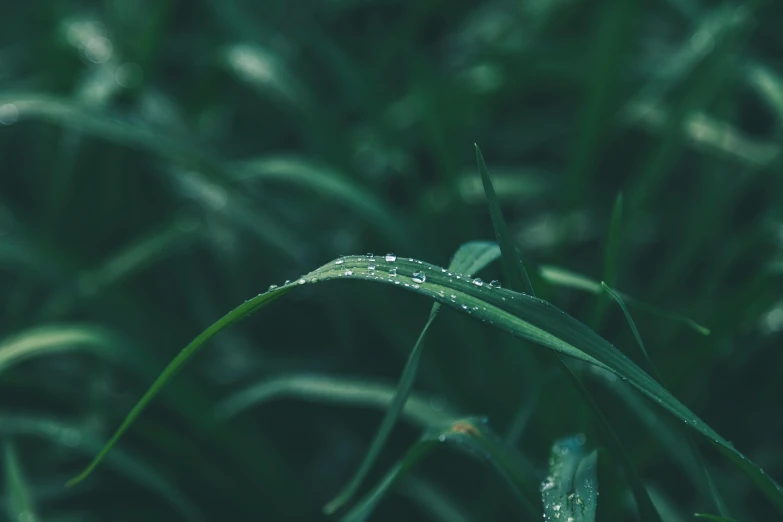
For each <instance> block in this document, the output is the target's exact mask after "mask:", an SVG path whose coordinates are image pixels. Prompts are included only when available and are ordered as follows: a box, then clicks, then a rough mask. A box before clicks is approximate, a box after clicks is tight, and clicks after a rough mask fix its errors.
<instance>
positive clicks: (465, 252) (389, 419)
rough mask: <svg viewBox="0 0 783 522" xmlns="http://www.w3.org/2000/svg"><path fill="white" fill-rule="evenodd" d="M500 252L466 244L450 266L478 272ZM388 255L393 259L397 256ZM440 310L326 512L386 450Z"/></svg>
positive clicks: (346, 495) (347, 494)
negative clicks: (353, 469) (359, 460)
mask: <svg viewBox="0 0 783 522" xmlns="http://www.w3.org/2000/svg"><path fill="white" fill-rule="evenodd" d="M499 255H500V249H499V248H498V246H497V245H496V244H494V243H489V242H471V243H466V244H465V245H462V246H461V247H460V248H459V250H457V252H456V253H455V254H454V257H453V259H452V260H451V264H450V265H449V269H450V270H454V271H455V272H456V271H459V272H461V273H474V272H476V271H478V270H480V269H481V268H483V267H485V266H486V265H487V264H489V263H491V262H492V261H494V260H495V259H497V258H498V256H499ZM387 257H389V259H391V258H392V257H393V256H387ZM384 260H386V257H384ZM439 310H440V303H435V304H433V305H432V309H431V310H430V317H429V319H427V322H426V324H425V325H424V328H423V329H422V331H421V334H419V338H418V339H417V340H416V344H415V345H414V346H413V350H411V353H410V356H408V362H407V363H406V364H405V369H404V370H403V372H402V376H401V377H400V381H399V383H398V384H397V392H396V393H395V395H394V399H392V403H391V405H390V406H389V409H388V410H387V411H386V415H385V416H384V418H383V420H382V421H381V425H380V427H379V428H378V431H377V433H376V434H375V437H374V438H373V441H372V443H371V444H370V449H369V450H367V454H366V455H365V457H364V459H363V460H362V463H361V465H360V466H359V469H358V471H357V472H356V474H355V475H354V476H353V478H352V479H351V480H350V482H348V484H347V485H346V486H345V488H344V489H343V490H342V491H341V492H340V493H339V494H338V495H337V496H336V497H335V498H334V499H332V500H331V501H330V502H329V503H327V504H326V506H324V512H325V513H327V514H331V513H334V512H335V511H336V510H338V509H340V507H341V506H343V505H344V504H345V503H346V502H348V501H349V500H350V499H351V498H352V497H353V496H354V495H355V494H356V492H357V491H358V490H359V487H360V486H361V484H362V481H363V480H364V479H365V477H366V476H367V473H369V471H370V468H371V467H372V465H373V463H375V461H376V460H377V458H378V455H380V453H381V450H382V449H383V445H384V444H385V443H386V440H387V439H388V438H389V435H390V434H391V431H392V429H393V428H394V424H395V423H396V422H397V418H398V417H399V416H400V413H401V412H402V409H403V407H404V406H405V402H406V401H407V400H408V396H409V395H410V393H411V390H412V389H413V383H414V381H415V380H416V373H417V372H418V368H419V361H420V360H421V354H422V352H423V348H424V345H423V344H422V340H423V339H424V336H425V334H426V333H427V330H428V329H429V327H430V325H431V324H432V322H433V321H434V320H435V317H437V315H438V311H439Z"/></svg>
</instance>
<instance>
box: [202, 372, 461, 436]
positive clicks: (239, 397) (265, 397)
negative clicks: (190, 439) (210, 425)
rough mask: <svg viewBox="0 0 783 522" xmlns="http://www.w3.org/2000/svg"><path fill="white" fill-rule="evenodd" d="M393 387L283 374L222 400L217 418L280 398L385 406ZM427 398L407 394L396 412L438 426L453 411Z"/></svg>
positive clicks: (229, 415)
mask: <svg viewBox="0 0 783 522" xmlns="http://www.w3.org/2000/svg"><path fill="white" fill-rule="evenodd" d="M395 393H396V388H395V387H394V386H391V385H388V384H379V383H377V382H373V381H369V380H366V379H351V378H347V377H332V376H327V375H285V376H282V377H277V378H274V379H268V380H266V381H263V382H260V383H258V384H255V385H252V386H250V387H249V388H246V389H244V390H242V391H240V392H237V393H236V394H234V395H232V396H230V397H229V398H227V399H226V400H224V401H223V402H222V403H221V404H220V405H219V406H218V408H217V410H216V414H217V416H218V417H220V418H228V417H233V416H235V415H238V414H239V413H241V412H243V411H246V410H247V409H249V408H252V407H255V406H258V405H260V404H263V403H265V402H268V401H271V400H275V399H278V398H281V397H296V398H300V399H302V400H307V401H313V402H323V403H329V404H340V405H346V406H373V407H376V408H387V407H388V406H389V404H390V403H391V402H392V399H393V398H394V395H395ZM430 404H431V402H430V398H429V397H424V396H420V395H416V394H414V393H411V395H410V396H409V397H408V400H407V401H406V402H405V406H404V407H403V409H402V412H401V413H400V415H401V416H402V417H405V418H407V419H408V420H410V421H411V422H413V423H415V424H418V425H419V426H421V427H425V428H426V427H430V426H433V425H442V424H444V423H445V422H447V421H448V420H449V419H453V418H455V417H456V414H454V413H452V412H449V411H444V410H441V409H436V408H433V407H432V406H431V405H430Z"/></svg>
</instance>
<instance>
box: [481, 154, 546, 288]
mask: <svg viewBox="0 0 783 522" xmlns="http://www.w3.org/2000/svg"><path fill="white" fill-rule="evenodd" d="M475 147H476V161H477V162H478V169H479V173H480V174H481V182H482V183H483V184H484V193H485V194H486V197H487V203H488V204H489V215H490V216H491V218H492V227H493V228H494V229H495V235H496V236H497V240H498V245H500V251H501V252H502V253H503V256H502V257H503V274H504V275H505V276H506V278H507V279H508V284H509V286H510V287H511V288H513V289H515V290H518V291H520V292H524V293H527V294H530V295H535V292H534V291H533V285H532V284H531V283H530V278H529V277H528V275H527V272H526V271H525V268H524V267H523V266H522V265H521V264H520V263H519V262H517V261H514V260H518V259H519V257H518V256H517V254H516V248H515V247H514V244H513V243H512V242H511V234H509V232H508V226H507V225H506V220H505V219H503V214H502V212H501V210H500V203H499V202H498V199H497V196H496V195H495V189H494V188H493V187H492V181H491V180H490V179H489V173H488V172H487V164H486V163H485V162H484V156H483V155H482V154H481V149H479V146H478V145H476V146H475Z"/></svg>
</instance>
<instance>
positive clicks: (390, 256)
mask: <svg viewBox="0 0 783 522" xmlns="http://www.w3.org/2000/svg"><path fill="white" fill-rule="evenodd" d="M386 261H388V262H389V263H394V262H395V261H397V256H395V255H394V254H386Z"/></svg>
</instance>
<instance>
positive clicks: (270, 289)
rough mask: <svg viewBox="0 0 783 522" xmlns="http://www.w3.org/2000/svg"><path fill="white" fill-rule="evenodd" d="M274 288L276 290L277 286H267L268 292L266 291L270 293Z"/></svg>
mask: <svg viewBox="0 0 783 522" xmlns="http://www.w3.org/2000/svg"><path fill="white" fill-rule="evenodd" d="M275 288H277V285H269V290H268V291H269V292H271V291H272V290H274V289H275Z"/></svg>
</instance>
